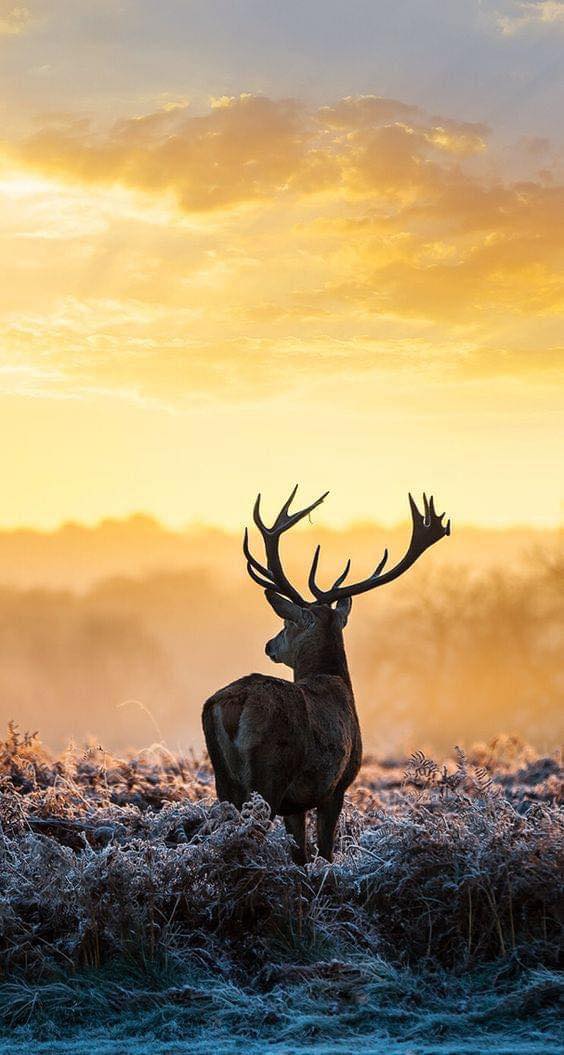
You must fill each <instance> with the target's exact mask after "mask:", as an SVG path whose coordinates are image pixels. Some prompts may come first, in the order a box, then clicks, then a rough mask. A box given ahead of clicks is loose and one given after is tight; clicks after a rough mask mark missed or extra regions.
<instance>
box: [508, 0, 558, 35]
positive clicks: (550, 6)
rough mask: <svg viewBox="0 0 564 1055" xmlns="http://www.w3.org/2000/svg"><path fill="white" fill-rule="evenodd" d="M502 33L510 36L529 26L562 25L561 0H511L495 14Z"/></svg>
mask: <svg viewBox="0 0 564 1055" xmlns="http://www.w3.org/2000/svg"><path fill="white" fill-rule="evenodd" d="M497 24H498V26H499V28H500V29H501V31H502V33H504V34H506V35H507V36H511V35H512V34H514V33H518V32H520V31H521V30H525V29H527V28H529V27H531V26H551V27H555V26H556V25H558V24H563V25H564V3H563V2H562V0H511V2H510V3H509V4H508V5H506V6H505V7H504V9H503V10H502V11H500V12H499V13H498V15H497Z"/></svg>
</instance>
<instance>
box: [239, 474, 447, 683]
mask: <svg viewBox="0 0 564 1055" xmlns="http://www.w3.org/2000/svg"><path fill="white" fill-rule="evenodd" d="M296 491H297V487H295V488H294V490H293V491H292V494H291V495H290V497H289V498H288V500H287V502H285V503H284V505H283V506H282V509H281V510H280V512H279V514H278V516H277V517H276V520H275V521H274V524H273V525H272V527H270V528H269V527H267V526H266V524H265V523H264V521H263V520H262V517H261V515H260V495H259V496H258V497H257V500H256V502H255V507H254V512H253V519H254V522H255V524H256V526H257V528H258V529H259V531H260V533H261V535H262V538H263V542H264V548H265V553H266V566H265V565H263V564H261V563H260V562H259V561H258V560H257V559H256V558H255V557H253V555H252V553H251V551H250V549H249V536H248V532H247V530H246V529H245V537H244V540H243V552H244V554H245V557H246V560H247V571H248V572H249V575H250V576H251V578H252V579H254V581H255V582H257V583H258V584H259V586H262V587H264V589H265V594H266V599H267V601H268V602H269V604H270V605H271V606H272V608H273V609H274V611H275V612H276V614H277V615H279V616H280V618H281V619H283V620H284V628H283V629H282V630H281V631H280V633H279V634H277V635H276V637H273V638H272V639H271V640H270V641H268V642H267V644H266V654H267V656H269V657H270V659H272V660H274V662H275V663H285V664H286V665H287V666H289V667H292V669H294V670H295V669H296V665H297V663H298V661H299V660H300V658H301V659H302V660H303V657H304V656H305V655H307V654H320V653H322V652H327V650H328V649H329V650H330V649H331V647H335V646H336V647H339V645H340V646H341V647H342V632H343V629H344V627H345V626H346V623H347V619H348V617H349V613H350V610H351V606H352V598H353V597H355V596H356V595H357V594H360V593H366V592H367V591H368V590H374V589H375V588H376V587H377V586H383V585H384V583H387V582H391V581H392V580H393V579H397V578H399V576H400V575H403V573H404V571H407V569H408V568H410V567H411V565H412V564H414V563H415V561H416V560H417V558H418V557H420V556H421V554H422V553H424V552H425V550H426V549H428V548H429V546H432V545H433V543H434V542H438V541H439V539H441V538H444V536H445V535H450V520H448V521H447V523H446V524H443V519H444V516H445V514H444V513H441V514H437V513H436V512H435V505H434V501H433V498H432V497H431V498H429V499H427V496H426V495H423V507H424V513H421V512H420V511H419V509H418V508H417V506H416V504H415V502H414V500H413V498H412V497H411V495H409V505H410V510H411V521H412V531H411V540H410V543H409V546H408V548H407V550H406V552H405V555H404V556H403V557H402V559H401V560H400V561H398V563H397V564H395V565H394V567H393V568H390V569H388V571H384V567H385V565H386V563H387V560H388V551H387V550H384V554H383V556H382V558H381V560H380V562H379V564H378V566H377V568H376V570H375V571H374V572H373V573H372V575H370V576H369V577H368V578H367V579H363V580H361V581H360V582H356V583H349V584H348V585H346V586H344V585H343V583H344V581H345V579H346V578H347V576H348V574H349V570H350V566H351V562H350V560H348V561H347V563H346V565H345V568H344V570H343V571H342V572H341V574H340V575H338V576H337V578H336V579H335V582H334V583H333V585H332V586H331V587H330V589H328V590H322V589H321V587H319V586H318V584H317V581H316V575H317V568H318V564H319V554H320V547H319V546H318V547H317V549H316V551H315V554H314V557H313V561H312V565H311V569H310V573H309V580H308V584H309V588H310V590H311V593H312V594H313V598H312V599H311V600H305V599H304V598H303V597H302V596H301V594H300V593H299V592H298V591H297V590H296V588H295V586H293V585H292V583H291V582H290V581H289V579H288V578H287V576H286V574H285V572H284V569H283V567H282V562H281V559H280V552H279V543H280V537H281V535H283V534H284V532H285V531H288V529H289V528H291V527H292V526H293V525H294V524H297V523H298V521H299V520H303V518H304V517H306V516H308V514H309V513H311V512H312V510H313V509H315V508H316V507H317V506H318V505H320V503H321V502H323V500H324V499H325V498H326V497H327V495H328V493H329V492H328V491H326V492H325V494H323V495H321V498H318V499H316V501H315V502H312V503H311V505H309V506H307V507H306V508H305V509H300V510H298V511H296V512H295V513H290V506H291V504H292V501H293V499H294V496H295V494H296Z"/></svg>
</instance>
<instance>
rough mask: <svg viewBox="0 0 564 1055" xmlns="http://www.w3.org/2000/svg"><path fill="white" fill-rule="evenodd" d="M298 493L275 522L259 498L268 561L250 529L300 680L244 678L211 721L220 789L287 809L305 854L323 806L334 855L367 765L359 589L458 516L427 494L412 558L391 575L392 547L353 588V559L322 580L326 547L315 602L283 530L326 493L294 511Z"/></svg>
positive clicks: (222, 693)
mask: <svg viewBox="0 0 564 1055" xmlns="http://www.w3.org/2000/svg"><path fill="white" fill-rule="evenodd" d="M323 497H325V496H323ZM292 498H293V495H292V496H291V498H290V499H289V501H288V502H287V503H286V504H285V506H284V507H283V509H282V511H281V512H280V514H279V516H278V518H277V520H276V522H275V524H274V526H273V527H272V528H266V527H265V525H264V524H263V523H262V521H261V519H260V514H259V509H258V500H257V505H256V506H255V522H256V523H257V526H258V527H259V528H260V530H261V532H262V534H263V538H264V540H265V547H266V552H267V558H268V560H267V567H266V568H265V567H263V566H262V565H261V564H259V562H258V561H256V560H255V558H254V557H253V556H252V555H251V553H250V551H249V549H248V542H247V537H246V536H245V544H244V550H245V555H246V557H247V562H248V565H247V566H248V570H249V572H250V574H251V577H252V578H253V579H255V580H256V581H257V582H259V583H260V585H262V586H265V587H266V597H267V600H268V601H269V603H270V604H271V606H272V607H273V608H274V610H275V612H276V613H277V615H279V616H280V617H281V618H282V619H284V629H283V630H281V631H280V633H279V634H278V635H277V636H276V637H275V638H273V639H272V640H271V641H269V642H268V643H267V645H266V652H267V655H268V656H270V658H271V659H273V660H274V662H278V663H286V664H287V665H288V666H290V667H291V668H292V669H293V671H294V681H293V682H289V681H285V680H283V679H282V678H275V677H268V676H266V675H263V674H250V675H248V676H247V677H244V678H239V679H238V680H237V681H234V682H232V683H231V684H230V685H227V686H225V688H223V689H220V690H219V692H216V693H214V695H213V696H211V697H210V699H209V700H207V701H206V703H205V704H204V710H203V715H202V721H203V726H204V734H205V738H206V744H207V748H208V752H209V755H210V758H211V762H212V765H213V768H214V772H215V779H216V790H217V795H218V798H219V799H222V800H225V799H226V800H228V801H230V802H232V803H234V805H235V806H237V807H238V808H239V809H240V808H241V806H242V804H243V802H245V801H246V800H247V799H248V798H249V797H250V795H251V793H252V792H253V791H257V792H259V793H260V794H261V795H262V797H263V798H264V799H265V800H266V802H268V804H269V806H270V810H271V814H272V816H273V817H274V816H275V815H276V814H281V815H282V816H283V817H284V821H285V824H286V828H287V830H288V831H289V833H290V834H291V835H292V836H293V838H294V840H295V842H296V849H295V851H294V858H295V860H296V861H297V862H299V863H304V862H305V860H306V857H307V853H306V836H305V815H306V812H307V811H308V810H310V809H316V810H317V842H318V849H319V853H320V854H321V855H322V856H323V857H325V858H327V860H329V861H330V860H331V858H332V851H333V840H334V834H335V827H336V824H337V821H338V818H339V814H340V812H341V807H342V804H343V796H344V794H345V791H346V789H347V788H348V787H349V785H350V784H351V783H352V781H353V780H354V778H355V777H356V775H357V773H358V771H359V769H360V763H361V757H362V741H361V735H360V726H359V722H358V717H357V713H356V707H355V702H354V695H353V690H352V685H351V679H350V676H349V671H348V666H347V659H346V654H345V646H344V641H343V629H344V627H345V626H346V623H347V619H348V615H349V612H350V607H351V597H352V595H353V594H356V593H361V592H364V591H365V590H367V589H372V588H373V587H374V586H376V585H380V582H382V581H389V579H390V578H395V577H396V576H397V575H399V574H401V572H402V571H403V570H405V568H406V567H409V566H410V564H412V563H413V561H414V560H415V559H416V558H417V556H418V555H419V553H421V552H423V549H424V548H426V547H427V546H428V545H430V544H431V543H432V542H434V541H436V540H437V539H438V538H441V537H442V536H443V535H444V534H448V531H449V525H447V526H446V528H445V527H443V526H442V525H441V523H440V521H441V520H442V517H441V518H439V517H437V516H436V514H435V512H434V508H433V503H432V499H431V504H430V506H429V504H428V503H427V499H425V511H426V518H425V520H424V519H423V517H422V516H421V514H420V513H419V512H418V510H417V507H416V506H415V504H414V503H413V502H412V516H413V522H414V532H413V535H412V542H411V546H410V549H409V550H408V552H407V554H406V556H405V557H404V558H403V561H400V563H399V564H398V565H396V567H395V568H393V569H391V571H390V572H388V573H386V575H385V576H381V575H380V573H381V571H382V568H383V565H384V562H385V559H386V557H384V561H381V562H380V565H379V566H378V568H377V569H376V572H375V573H374V575H373V576H371V577H370V579H367V580H365V581H364V582H362V583H358V584H356V585H352V586H349V587H348V588H347V587H342V586H341V583H342V582H343V580H344V578H345V576H346V574H347V572H348V567H349V565H347V568H346V570H345V572H344V573H343V574H342V575H341V576H340V577H339V578H338V579H337V580H336V582H335V584H334V585H333V587H332V588H331V590H328V591H323V590H320V589H319V587H317V584H316V583H315V572H316V570H317V563H318V560H319V549H318V550H317V552H316V555H315V558H314V562H313V565H312V571H311V574H310V579H309V583H310V587H311V589H312V592H313V593H314V594H315V598H316V600H315V601H312V602H306V601H304V600H303V599H302V598H301V597H300V595H299V594H298V593H297V591H296V590H295V588H294V587H293V586H292V585H291V584H290V583H289V581H288V579H287V578H286V576H285V574H284V572H283V569H282V566H281V563H280V558H279V554H278V539H279V536H280V534H281V533H282V532H283V531H285V530H287V529H288V527H291V526H292V524H293V523H296V521H297V520H299V519H301V518H302V517H303V516H305V515H306V514H307V513H308V512H310V511H311V509H312V508H314V506H316V505H318V504H319V502H320V501H322V499H318V501H317V502H315V503H314V504H313V506H310V507H309V508H308V509H306V510H302V511H301V512H299V513H294V514H291V515H290V514H289V506H290V502H291V500H292ZM431 529H432V530H431ZM422 531H423V532H426V536H425V542H424V544H423V543H422V541H421V537H420V536H421V532H422ZM386 556H387V555H386ZM335 601H336V602H337V604H336V607H334V608H333V607H332V603H333V602H335Z"/></svg>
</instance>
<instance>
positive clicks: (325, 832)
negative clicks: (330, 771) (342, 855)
mask: <svg viewBox="0 0 564 1055" xmlns="http://www.w3.org/2000/svg"><path fill="white" fill-rule="evenodd" d="M343 799H344V792H343V791H335V792H334V794H333V795H332V796H331V798H330V799H328V800H327V802H324V803H323V806H319V807H318V809H317V849H318V850H319V853H320V855H321V857H324V858H325V860H326V861H332V860H333V843H334V840H335V829H336V827H337V821H338V820H339V816H340V813H341V810H342V808H343Z"/></svg>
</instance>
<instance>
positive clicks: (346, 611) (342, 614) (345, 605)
mask: <svg viewBox="0 0 564 1055" xmlns="http://www.w3.org/2000/svg"><path fill="white" fill-rule="evenodd" d="M351 608H352V597H343V598H342V599H341V600H340V601H337V604H336V605H335V611H336V613H337V618H338V620H339V623H340V626H341V629H342V630H344V629H345V627H346V625H347V621H348V618H349V615H350V612H351Z"/></svg>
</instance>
